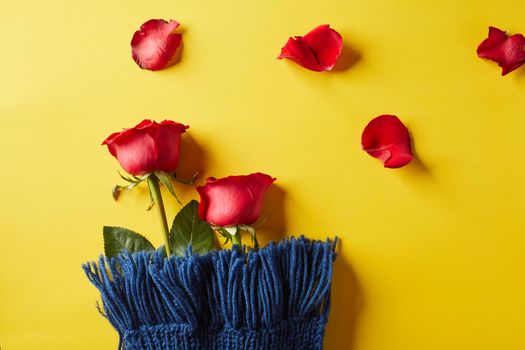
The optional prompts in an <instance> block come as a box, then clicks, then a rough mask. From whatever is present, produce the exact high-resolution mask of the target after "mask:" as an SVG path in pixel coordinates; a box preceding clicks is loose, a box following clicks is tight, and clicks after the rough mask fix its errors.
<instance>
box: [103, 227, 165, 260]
mask: <svg viewBox="0 0 525 350" xmlns="http://www.w3.org/2000/svg"><path fill="white" fill-rule="evenodd" d="M103 233H104V252H105V253H106V256H107V257H110V258H111V257H114V256H117V255H118V254H119V253H120V252H121V251H123V250H124V249H126V250H127V251H128V252H130V253H135V252H141V251H153V250H155V247H153V244H151V243H150V242H149V241H148V240H147V239H146V238H144V237H143V236H141V235H140V234H138V233H136V232H133V231H131V230H128V229H126V228H123V227H113V226H104V230H103Z"/></svg>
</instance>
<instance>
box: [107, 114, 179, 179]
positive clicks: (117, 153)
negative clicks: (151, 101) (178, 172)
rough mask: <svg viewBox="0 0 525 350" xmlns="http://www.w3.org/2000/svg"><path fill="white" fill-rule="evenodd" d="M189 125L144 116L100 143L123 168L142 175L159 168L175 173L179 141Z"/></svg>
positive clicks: (133, 173)
mask: <svg viewBox="0 0 525 350" xmlns="http://www.w3.org/2000/svg"><path fill="white" fill-rule="evenodd" d="M187 128H188V126H185V125H182V124H179V123H176V122H173V121H170V120H165V121H163V122H160V123H156V122H155V121H152V120H149V119H144V120H143V121H142V122H140V123H139V124H137V125H136V126H134V127H133V128H129V129H124V130H122V131H121V132H116V133H113V134H111V135H110V136H109V137H108V138H106V139H105V140H104V141H103V142H102V144H103V145H107V146H108V149H109V152H110V153H111V155H112V156H113V157H115V158H117V160H118V161H119V163H120V165H121V166H122V168H124V170H126V171H127V172H128V173H130V174H132V175H143V174H146V173H150V172H153V171H157V170H161V171H165V172H174V171H175V169H176V167H177V165H178V162H179V155H180V140H181V136H182V134H183V133H184V132H185V131H186V129H187Z"/></svg>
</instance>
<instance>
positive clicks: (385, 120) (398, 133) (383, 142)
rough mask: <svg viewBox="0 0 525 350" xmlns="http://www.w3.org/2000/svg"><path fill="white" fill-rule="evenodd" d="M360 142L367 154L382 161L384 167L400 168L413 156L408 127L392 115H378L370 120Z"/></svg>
mask: <svg viewBox="0 0 525 350" xmlns="http://www.w3.org/2000/svg"><path fill="white" fill-rule="evenodd" d="M361 144H362V146H363V149H364V150H365V151H366V152H367V153H368V154H370V155H371V156H372V157H374V158H378V159H380V160H381V161H383V163H384V166H385V168H400V167H402V166H405V165H407V164H408V163H410V161H411V160H412V158H414V156H413V154H412V148H411V145H410V134H409V132H408V129H407V128H406V126H405V125H404V124H403V123H402V122H401V120H399V118H397V117H396V116H394V115H380V116H379V117H376V118H374V119H373V120H372V121H370V123H368V125H367V126H366V127H365V129H364V131H363V135H362V138H361Z"/></svg>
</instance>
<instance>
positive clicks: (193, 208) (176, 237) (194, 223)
mask: <svg viewBox="0 0 525 350" xmlns="http://www.w3.org/2000/svg"><path fill="white" fill-rule="evenodd" d="M198 208H199V202H197V201H196V200H192V201H191V202H189V203H188V204H186V205H185V206H184V207H183V208H182V209H181V210H180V211H179V212H178V213H177V216H175V219H174V220H173V225H172V226H171V230H170V245H171V249H172V250H173V254H175V255H179V256H182V255H184V251H185V250H186V249H187V248H188V245H190V244H191V247H192V251H193V252H194V253H197V254H204V253H207V252H209V251H210V250H212V248H213V230H212V228H211V225H210V224H209V223H207V222H206V221H203V220H201V218H200V217H199V214H198Z"/></svg>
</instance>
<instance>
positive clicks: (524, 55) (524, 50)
mask: <svg viewBox="0 0 525 350" xmlns="http://www.w3.org/2000/svg"><path fill="white" fill-rule="evenodd" d="M477 53H478V57H481V58H486V59H489V60H492V61H494V62H496V63H497V64H498V65H499V66H500V67H501V68H502V72H501V75H505V74H507V73H510V72H512V71H513V70H515V69H517V68H519V67H520V66H521V65H522V64H523V63H525V37H523V35H521V34H514V35H512V36H510V37H509V36H507V33H505V32H504V31H502V30H500V29H498V28H494V27H489V37H488V38H487V39H485V40H483V42H482V43H481V44H479V46H478V50H477Z"/></svg>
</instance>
